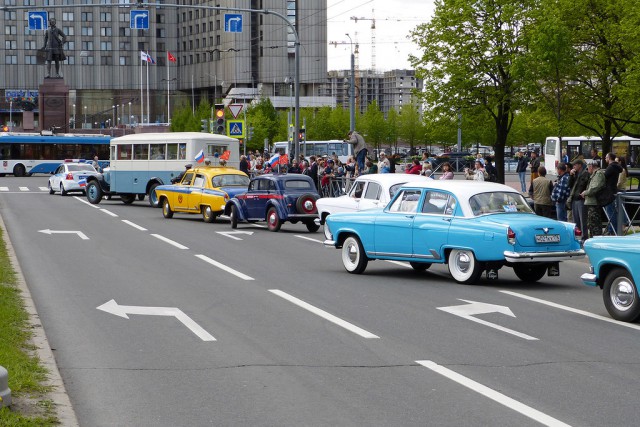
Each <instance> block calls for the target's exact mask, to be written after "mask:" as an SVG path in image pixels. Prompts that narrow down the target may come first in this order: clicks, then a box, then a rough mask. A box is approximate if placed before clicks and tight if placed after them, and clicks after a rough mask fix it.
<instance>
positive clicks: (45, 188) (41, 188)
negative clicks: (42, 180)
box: [38, 187, 49, 191]
mask: <svg viewBox="0 0 640 427" xmlns="http://www.w3.org/2000/svg"><path fill="white" fill-rule="evenodd" d="M38 188H39V189H40V191H49V189H48V188H47V187H38Z"/></svg>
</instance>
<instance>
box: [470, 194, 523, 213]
mask: <svg viewBox="0 0 640 427" xmlns="http://www.w3.org/2000/svg"><path fill="white" fill-rule="evenodd" d="M469 206H471V210H472V211H473V215H474V216H479V215H484V214H488V213H514V212H520V213H522V212H525V213H533V211H532V210H531V207H530V206H529V204H528V203H527V201H526V200H525V199H524V197H522V195H521V194H520V193H511V192H501V191H498V192H495V193H480V194H476V195H475V196H472V197H471V198H470V199H469Z"/></svg>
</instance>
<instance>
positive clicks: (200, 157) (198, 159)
mask: <svg viewBox="0 0 640 427" xmlns="http://www.w3.org/2000/svg"><path fill="white" fill-rule="evenodd" d="M195 160H196V162H198V163H202V162H204V150H200V152H199V153H198V154H196V159H195Z"/></svg>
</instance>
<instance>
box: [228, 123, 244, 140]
mask: <svg viewBox="0 0 640 427" xmlns="http://www.w3.org/2000/svg"><path fill="white" fill-rule="evenodd" d="M227 135H228V136H230V137H231V138H238V139H243V138H244V137H245V132H244V120H227Z"/></svg>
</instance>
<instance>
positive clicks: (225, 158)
mask: <svg viewBox="0 0 640 427" xmlns="http://www.w3.org/2000/svg"><path fill="white" fill-rule="evenodd" d="M229 156H231V151H229V150H226V151H225V152H224V153H222V154H221V155H220V160H229Z"/></svg>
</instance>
